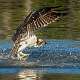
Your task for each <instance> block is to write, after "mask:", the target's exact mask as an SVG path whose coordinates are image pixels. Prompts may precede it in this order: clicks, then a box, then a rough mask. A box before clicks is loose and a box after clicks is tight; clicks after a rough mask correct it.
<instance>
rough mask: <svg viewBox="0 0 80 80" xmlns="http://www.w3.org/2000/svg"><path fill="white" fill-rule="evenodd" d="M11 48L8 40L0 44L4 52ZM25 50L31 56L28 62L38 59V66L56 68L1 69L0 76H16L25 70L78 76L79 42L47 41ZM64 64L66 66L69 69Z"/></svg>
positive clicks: (79, 60)
mask: <svg viewBox="0 0 80 80" xmlns="http://www.w3.org/2000/svg"><path fill="white" fill-rule="evenodd" d="M11 46H12V44H11V41H9V40H5V41H2V42H0V49H2V50H4V52H5V50H6V49H9V48H11ZM26 50H27V52H29V53H30V54H31V55H30V58H29V60H30V61H37V59H39V60H40V62H39V63H38V64H41V65H43V64H47V63H49V64H48V65H51V64H53V65H54V63H55V64H56V67H55V66H54V67H44V68H42V67H41V68H20V67H9V68H8V67H4V68H3V67H1V68H0V74H11V73H12V74H16V73H18V72H20V71H21V70H26V69H28V70H33V71H37V72H42V73H65V74H80V68H79V67H80V58H79V56H80V41H75V40H47V44H46V45H44V46H42V47H40V48H31V49H30V48H28V49H26ZM42 53H43V54H42ZM44 54H45V55H44ZM51 54H52V55H51ZM46 55H48V57H47V58H44V56H46ZM49 55H51V56H53V57H51V56H49ZM40 56H41V57H40ZM49 58H50V59H49ZM48 59H49V61H48ZM53 59H54V60H53ZM51 61H53V62H51ZM66 64H68V65H69V66H70V67H69V66H68V65H66ZM60 66H61V67H60ZM62 66H63V67H62ZM67 66H68V67H67Z"/></svg>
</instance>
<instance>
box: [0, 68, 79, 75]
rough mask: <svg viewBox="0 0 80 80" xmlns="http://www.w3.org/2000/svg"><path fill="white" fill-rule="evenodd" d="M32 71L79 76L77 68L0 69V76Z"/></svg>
mask: <svg viewBox="0 0 80 80" xmlns="http://www.w3.org/2000/svg"><path fill="white" fill-rule="evenodd" d="M23 70H25V71H27V70H31V71H32V70H33V71H35V72H38V73H53V74H54V73H61V74H62V73H64V74H80V69H79V68H50V67H48V68H19V67H18V68H15V67H14V68H0V74H17V73H18V72H20V71H23Z"/></svg>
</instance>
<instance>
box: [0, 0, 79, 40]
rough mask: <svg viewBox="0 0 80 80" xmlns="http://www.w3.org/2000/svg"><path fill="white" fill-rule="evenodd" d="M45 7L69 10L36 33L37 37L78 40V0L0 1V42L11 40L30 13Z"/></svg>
mask: <svg viewBox="0 0 80 80" xmlns="http://www.w3.org/2000/svg"><path fill="white" fill-rule="evenodd" d="M45 6H62V8H69V14H68V15H67V16H65V17H63V18H62V19H61V20H59V21H58V22H55V23H52V24H50V25H49V26H48V27H46V28H43V29H42V30H39V31H38V33H37V32H36V34H37V35H38V36H39V37H42V38H43V37H44V38H46V39H74V40H80V0H0V40H3V39H8V38H11V36H12V35H13V33H14V32H15V30H16V27H18V26H19V24H21V23H22V21H23V20H24V19H25V17H26V16H27V15H28V14H29V12H30V11H34V10H37V9H39V8H41V7H45Z"/></svg>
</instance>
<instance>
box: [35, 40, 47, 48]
mask: <svg viewBox="0 0 80 80" xmlns="http://www.w3.org/2000/svg"><path fill="white" fill-rule="evenodd" d="M36 44H37V46H38V47H40V46H42V45H43V44H46V41H44V40H42V39H37V42H36Z"/></svg>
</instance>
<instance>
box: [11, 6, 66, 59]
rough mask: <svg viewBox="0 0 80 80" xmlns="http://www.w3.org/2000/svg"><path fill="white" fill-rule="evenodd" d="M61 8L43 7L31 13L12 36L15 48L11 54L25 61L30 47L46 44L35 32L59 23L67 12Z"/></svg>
mask: <svg viewBox="0 0 80 80" xmlns="http://www.w3.org/2000/svg"><path fill="white" fill-rule="evenodd" d="M59 7H60V6H56V7H52V6H51V7H50V6H48V7H43V8H40V9H38V10H35V11H31V12H30V13H29V14H28V16H27V17H26V18H25V19H24V21H23V22H22V23H21V24H20V25H19V26H18V27H17V29H16V32H15V33H14V35H13V36H12V41H13V43H14V44H13V48H12V49H11V53H12V55H13V56H14V57H16V58H17V59H18V60H24V59H25V58H26V59H27V57H28V56H29V54H25V53H23V50H24V49H25V48H28V47H40V46H42V45H44V44H46V42H45V41H44V40H43V39H39V38H38V37H37V36H36V34H35V33H34V32H35V30H38V29H40V28H43V27H46V26H48V24H51V23H52V22H55V21H58V20H59V19H60V17H61V16H64V15H66V14H67V13H66V12H65V10H58V8H59Z"/></svg>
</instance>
